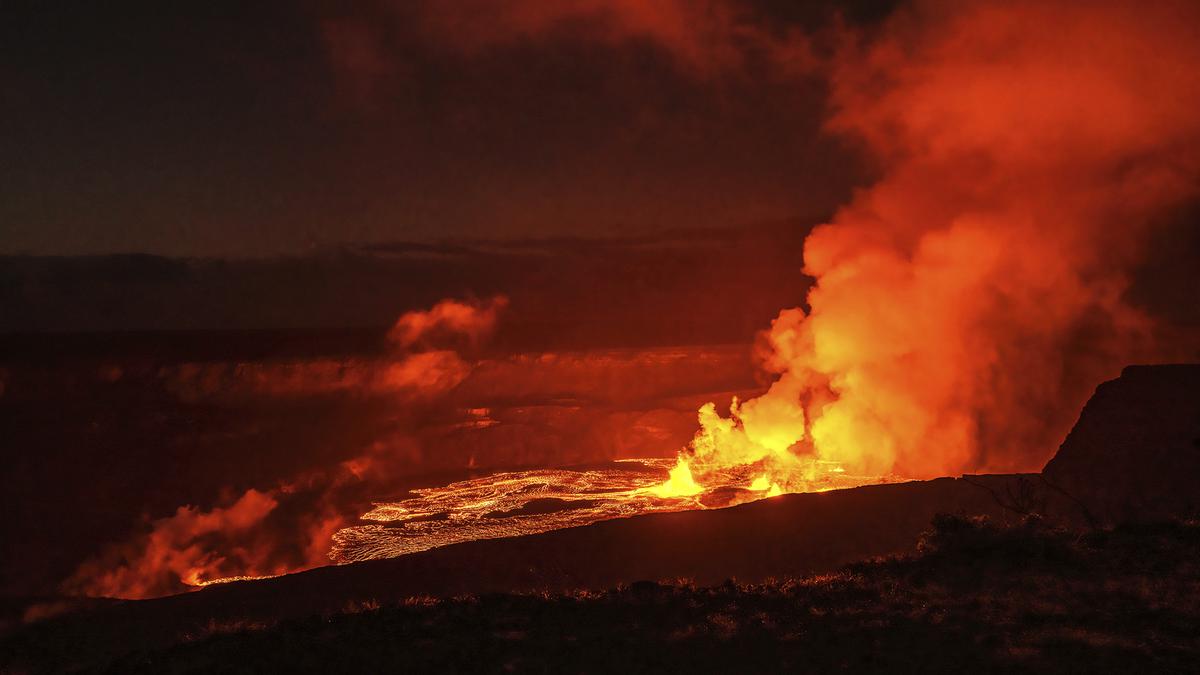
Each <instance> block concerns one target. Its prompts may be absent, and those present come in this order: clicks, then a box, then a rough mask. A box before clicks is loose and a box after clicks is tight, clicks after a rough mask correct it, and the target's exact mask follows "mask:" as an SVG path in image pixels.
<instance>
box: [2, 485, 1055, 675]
mask: <svg viewBox="0 0 1200 675" xmlns="http://www.w3.org/2000/svg"><path fill="white" fill-rule="evenodd" d="M1037 481H1038V479H1037V477H1036V476H1031V477H1030V476H1011V477H1000V476H997V477H975V478H972V479H950V478H944V479H938V480H933V481H923V482H912V483H903V484H894V485H877V486H869V487H862V488H856V489H852V490H841V491H836V492H827V493H815V494H797V495H783V496H781V497H777V498H774V499H768V500H763V501H759V502H754V503H750V504H744V505H741V506H737V507H733V508H729V509H720V510H714V511H687V512H680V513H669V514H656V515H649V516H641V517H636V518H628V519H621V520H612V521H606V522H601V523H596V524H593V525H589V526H586V527H578V528H571V529H566V530H558V531H554V532H547V533H544V534H540V535H535V536H529V537H516V538H510V539H495V540H487V541H474V542H468V543H464V544H458V545H454V546H447V547H444V548H440V549H434V550H431V551H424V552H421V553H416V554H411V555H407V556H402V557H399V558H392V559H388V560H377V561H370V562H365V563H357V564H352V565H345V566H341V567H325V568H320V569H315V570H311V571H308V572H302V573H299V574H292V575H288V576H284V577H280V578H277V579H268V580H262V581H253V582H240V583H231V584H225V585H220V586H214V587H210V588H207V589H204V590H202V591H198V592H194V593H186V594H183V595H177V596H171V597H166V598H158V599H155V600H142V601H127V602H118V603H115V604H112V605H105V606H101V607H93V608H91V609H87V610H83V611H78V612H74V613H69V614H66V615H64V616H60V617H57V618H52V619H48V620H44V621H41V622H37V623H34V624H31V625H28V626H26V627H24V628H23V629H21V630H20V631H19V632H18V634H17V635H15V636H14V637H13V639H14V640H25V641H26V644H29V645H47V644H50V645H53V644H70V645H71V649H70V651H69V652H67V653H65V654H63V653H60V652H59V651H58V650H57V649H54V648H52V649H50V650H49V651H48V652H46V653H42V654H40V656H39V655H38V654H37V651H38V647H36V646H33V647H30V649H31V650H32V651H30V652H28V655H29V656H30V657H32V660H33V661H34V662H36V661H37V660H38V659H39V658H47V659H62V658H65V659H67V660H68V661H69V662H75V663H89V662H93V661H95V660H98V659H99V660H103V659H107V658H110V657H114V656H118V655H120V654H123V653H127V652H129V651H133V650H142V649H151V648H159V647H164V646H167V645H170V644H174V643H176V642H178V641H180V640H181V639H186V637H187V636H191V635H197V634H202V633H203V632H204V631H205V630H207V628H208V627H209V626H211V625H214V624H217V625H220V624H226V623H249V624H267V623H273V622H275V621H279V620H283V619H291V618H301V617H307V616H313V615H319V614H328V613H332V612H338V611H341V610H343V609H345V608H346V607H347V606H359V605H362V604H364V603H394V602H400V601H403V600H404V599H406V598H409V597H412V596H435V597H452V596H455V595H460V594H481V593H499V592H520V591H538V592H541V591H549V592H555V591H565V590H572V589H603V588H609V587H613V586H616V585H618V584H622V583H629V582H632V581H637V580H669V579H680V578H686V579H690V580H692V581H693V582H694V583H697V584H700V585H713V584H719V583H721V582H723V581H725V580H726V579H735V580H737V581H740V582H760V581H763V580H766V579H768V578H772V577H774V578H788V577H796V576H802V575H806V574H812V573H822V572H830V571H834V570H837V569H838V568H840V567H841V566H842V565H845V564H847V563H850V562H853V561H856V560H861V559H863V558H865V557H870V556H875V555H885V554H889V553H899V552H903V551H907V550H911V549H912V547H913V542H915V541H916V540H917V538H918V537H919V535H920V533H921V532H922V531H923V530H924V529H925V528H926V527H927V526H928V524H929V522H930V520H931V519H932V518H933V517H934V516H935V515H937V514H939V513H960V514H988V515H990V516H992V517H993V518H996V519H999V520H1001V521H1004V520H1008V521H1012V520H1014V519H1018V518H1019V517H1020V515H1019V514H1018V513H1017V512H1016V511H1014V510H1012V508H1011V507H1010V508H1006V504H1004V502H1005V501H1006V500H1007V499H1008V497H1007V496H1006V495H1019V494H1023V493H1030V492H1032V493H1035V494H1036V492H1037V490H1036V485H1037ZM0 665H2V664H0Z"/></svg>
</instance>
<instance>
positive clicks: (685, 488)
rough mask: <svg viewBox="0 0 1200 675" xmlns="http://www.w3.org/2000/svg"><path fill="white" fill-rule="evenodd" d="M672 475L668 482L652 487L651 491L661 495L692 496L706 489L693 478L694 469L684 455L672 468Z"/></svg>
mask: <svg viewBox="0 0 1200 675" xmlns="http://www.w3.org/2000/svg"><path fill="white" fill-rule="evenodd" d="M670 476H671V477H670V478H668V479H667V480H666V482H664V483H662V484H660V485H656V486H654V487H652V488H650V492H652V493H654V494H655V495H658V496H659V497H691V496H693V495H698V494H700V493H701V492H703V491H704V488H702V487H700V485H699V484H698V483H696V481H695V479H693V478H692V469H691V467H690V466H688V462H687V460H686V459H683V458H682V457H681V458H680V459H679V461H678V462H677V463H676V464H675V466H674V467H672V468H671V474H670Z"/></svg>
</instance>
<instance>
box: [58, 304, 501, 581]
mask: <svg viewBox="0 0 1200 675" xmlns="http://www.w3.org/2000/svg"><path fill="white" fill-rule="evenodd" d="M506 303H507V300H506V299H504V298H495V299H493V300H490V301H488V302H475V303H465V302H459V301H455V300H445V301H442V302H441V303H439V304H437V305H435V306H434V307H433V308H432V309H430V310H428V311H414V312H409V313H407V314H404V315H403V316H401V317H400V318H399V320H397V322H396V324H395V327H394V328H393V329H392V332H391V333H390V337H391V339H392V342H393V344H394V345H395V348H396V349H397V350H398V351H397V353H396V354H394V355H393V356H392V357H389V358H388V359H384V360H381V361H366V360H356V361H352V362H337V361H329V360H317V361H305V362H298V363H285V364H270V363H268V364H263V363H253V364H217V365H215V366H212V365H208V366H197V365H193V366H184V367H181V368H178V369H175V370H171V371H168V372H166V373H164V377H165V378H166V380H167V382H168V385H169V386H170V387H171V389H172V390H174V391H175V392H176V393H177V394H179V395H180V396H181V397H182V398H184V399H189V400H195V399H204V398H205V397H216V396H222V397H225V398H226V399H228V397H230V396H234V397H238V396H257V397H268V398H270V397H279V396H312V395H320V394H327V393H330V392H341V391H355V392H360V393H363V394H375V395H387V396H391V397H393V399H394V400H395V401H396V402H397V404H399V403H401V402H406V401H414V400H417V399H424V400H429V399H435V398H437V397H441V396H443V395H445V394H446V393H447V392H449V391H450V390H452V389H453V388H454V387H456V386H457V385H458V384H459V383H461V382H462V380H463V378H465V377H466V375H467V374H468V373H469V372H470V370H471V367H472V364H470V363H468V362H466V361H464V360H463V359H462V358H461V357H460V356H459V355H458V353H456V352H454V351H449V350H447V349H444V348H443V347H446V346H448V345H450V344H455V343H458V344H463V345H466V346H478V344H479V343H480V342H482V341H483V340H485V339H486V338H487V337H488V336H489V335H490V334H491V332H492V330H493V329H494V327H495V323H496V316H497V313H498V312H499V311H500V310H501V309H502V308H503V307H504V306H505V305H506ZM421 349H427V351H414V350H421ZM260 400H261V398H260ZM409 442H410V443H411V440H410V441H409ZM403 446H404V443H403V439H392V440H391V443H390V444H389V445H386V446H384V445H381V444H378V443H377V444H375V445H373V446H372V447H370V448H368V449H367V450H366V451H365V452H364V453H363V454H362V456H360V457H357V458H354V459H351V460H348V461H345V462H342V463H340V464H338V465H336V466H333V467H330V468H328V469H324V470H319V471H315V472H309V473H306V474H304V475H301V476H296V477H294V478H293V479H292V480H290V481H286V482H284V483H282V484H280V485H278V486H275V487H272V488H269V489H249V490H246V491H244V492H242V493H241V494H240V496H236V497H234V496H229V497H227V498H225V499H224V500H223V501H221V502H220V503H219V504H218V505H216V506H214V507H212V508H209V509H207V510H205V509H201V508H198V507H196V506H190V505H185V506H181V507H179V508H178V509H177V510H176V512H175V513H174V514H173V515H171V516H168V517H165V518H160V519H158V520H154V521H153V522H151V523H149V526H148V529H147V530H146V531H144V532H142V533H140V534H138V535H137V536H135V537H133V538H132V539H130V540H129V541H126V542H123V543H120V544H117V545H115V546H113V547H110V549H109V550H107V551H105V552H103V553H102V554H100V555H99V556H97V557H95V558H93V559H90V560H88V561H86V562H84V563H83V564H82V565H81V566H80V567H79V569H77V570H76V572H75V573H74V574H73V575H72V576H71V577H70V578H69V579H67V580H66V581H65V582H64V583H63V585H62V587H63V590H64V592H68V593H73V594H84V595H95V596H112V597H122V598H146V597H155V596H159V595H166V594H170V593H177V592H179V591H182V590H185V589H186V588H188V587H195V586H203V585H206V584H209V583H212V582H213V581H216V580H224V579H230V578H239V577H241V578H245V577H263V576H274V575H279V574H286V573H289V572H295V571H298V570H302V569H307V568H310V567H316V566H319V565H325V564H328V563H329V558H328V553H329V549H330V545H331V542H332V540H333V535H334V533H335V532H337V530H339V529H341V528H342V527H344V526H345V525H347V524H348V523H349V522H350V521H352V520H353V519H355V518H356V517H357V515H358V513H359V511H358V508H359V504H358V496H359V495H360V494H361V493H362V491H363V490H364V489H369V487H370V485H371V484H373V483H380V482H386V481H387V480H390V479H392V478H394V474H395V471H394V470H393V468H392V466H391V465H392V464H394V463H396V461H397V460H398V459H407V457H403V456H402V457H397V456H396V455H397V454H399V453H401V452H402V451H403ZM234 494H235V495H236V494H237V493H234Z"/></svg>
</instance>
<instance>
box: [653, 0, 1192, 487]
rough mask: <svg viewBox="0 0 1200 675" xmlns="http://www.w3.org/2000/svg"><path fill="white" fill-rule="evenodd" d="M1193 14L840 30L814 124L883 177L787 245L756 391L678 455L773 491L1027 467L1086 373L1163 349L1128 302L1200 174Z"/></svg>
mask: <svg viewBox="0 0 1200 675" xmlns="http://www.w3.org/2000/svg"><path fill="white" fill-rule="evenodd" d="M1198 24H1200V9H1198V8H1197V5H1196V4H1195V3H1188V2H1171V1H1165V2H1162V3H1152V4H1149V5H1147V4H1145V3H1142V4H1135V3H1121V2H1098V3H1074V2H1044V1H1038V2H1032V1H1029V2H1025V1H1017V2H1008V1H1005V2H988V1H984V2H976V3H937V2H928V3H916V6H915V7H909V8H906V9H901V10H900V11H899V12H898V13H897V15H895V16H894V17H893V18H892V19H890V20H889V22H888V23H887V24H885V25H884V26H883V30H882V31H881V32H880V33H879V34H878V35H876V36H873V38H872V39H871V40H870V41H868V40H866V39H861V38H862V36H857V35H848V36H845V38H846V39H845V40H844V43H843V44H842V46H841V48H840V49H839V51H838V53H837V55H836V56H835V57H834V58H833V59H832V61H831V68H832V72H833V78H832V80H831V82H832V84H833V90H832V100H833V104H834V105H833V110H834V114H833V116H832V118H831V119H830V120H829V123H828V127H829V128H830V129H831V130H832V131H835V132H838V133H842V134H845V135H848V136H852V137H854V138H855V139H857V140H860V141H863V142H864V143H865V146H866V148H867V149H868V150H869V151H871V153H872V154H873V155H874V157H875V158H876V159H877V161H878V162H879V165H880V169H881V178H880V179H879V180H878V182H877V183H876V184H874V185H873V186H871V187H870V188H868V189H865V190H862V191H860V192H859V193H858V194H857V195H856V197H855V199H854V200H853V201H852V202H851V203H850V204H848V205H846V206H845V207H843V208H842V209H841V210H840V211H839V212H838V213H837V214H836V216H835V217H834V219H833V220H832V221H831V222H829V223H827V224H824V225H821V226H819V227H817V228H815V229H814V230H813V232H812V233H811V234H810V236H809V237H808V238H807V240H806V241H805V248H804V270H803V271H804V273H805V274H807V275H809V276H812V277H814V278H815V280H816V283H815V285H814V286H813V288H812V290H811V291H810V294H809V296H808V307H807V308H805V309H801V308H793V309H787V310H784V311H783V312H781V313H780V314H779V316H778V318H777V319H776V320H775V321H774V322H773V324H772V326H771V328H770V329H769V330H768V331H767V332H766V334H765V335H764V340H763V347H764V348H763V349H762V353H761V354H760V357H761V360H762V364H763V366H764V369H765V370H766V371H768V372H769V373H770V374H771V375H772V376H773V377H774V382H773V384H772V385H771V386H770V389H768V391H767V392H766V393H765V394H763V395H762V396H760V397H758V398H755V399H751V400H748V401H744V402H739V401H738V400H736V399H734V400H733V402H732V403H731V405H730V407H729V414H728V416H723V415H721V414H720V413H718V412H717V409H716V406H715V405H714V404H712V403H710V404H708V405H705V406H703V407H702V408H700V411H699V424H700V430H699V432H698V433H697V435H696V437H695V439H694V440H693V442H692V443H691V446H690V447H689V448H688V450H687V451H686V453H685V454H684V456H683V457H682V458H681V460H680V462H681V466H682V465H683V464H684V463H690V470H691V472H692V473H693V475H694V477H695V480H696V482H697V483H698V484H700V485H703V486H711V485H714V484H715V483H717V482H720V479H717V478H713V476H715V475H718V474H720V473H721V472H723V471H726V470H728V469H729V468H730V467H734V466H746V467H753V468H754V470H755V471H756V472H760V475H761V480H760V479H756V480H755V483H754V484H753V485H754V486H755V487H758V488H761V487H763V486H764V485H770V484H777V485H778V486H779V488H780V489H781V490H783V491H785V492H794V491H802V490H814V489H824V485H825V483H823V482H822V481H823V479H825V478H828V477H831V476H837V477H839V478H838V480H839V481H845V480H849V479H850V477H852V476H861V477H863V480H872V478H871V477H879V476H895V475H898V476H905V477H910V478H925V477H933V476H940V475H953V474H958V473H962V472H968V471H1011V470H1036V469H1037V468H1038V467H1039V466H1040V465H1041V463H1042V462H1044V461H1045V459H1046V458H1047V457H1048V456H1049V455H1050V454H1051V452H1052V451H1053V449H1054V447H1055V444H1056V443H1057V441H1058V439H1060V438H1062V435H1063V434H1064V433H1065V432H1066V429H1067V428H1069V426H1070V424H1071V422H1072V421H1073V419H1074V418H1073V415H1074V412H1075V411H1076V410H1078V409H1079V406H1080V405H1082V402H1083V400H1084V399H1085V398H1086V397H1087V395H1088V393H1089V392H1090V391H1091V388H1092V387H1094V386H1095V384H1096V383H1097V382H1100V381H1102V380H1104V379H1106V378H1109V377H1112V376H1115V375H1116V373H1117V372H1118V371H1119V369H1120V367H1121V366H1122V365H1123V364H1125V363H1130V362H1137V361H1153V360H1156V359H1162V358H1167V357H1168V354H1167V353H1166V351H1165V349H1164V348H1163V346H1162V345H1161V344H1160V343H1158V342H1157V341H1156V327H1155V325H1154V324H1153V322H1152V321H1151V320H1150V319H1149V317H1147V316H1146V315H1145V314H1144V313H1142V312H1141V311H1139V310H1138V309H1137V308H1135V307H1133V306H1131V305H1130V304H1129V303H1128V302H1127V300H1126V296H1125V291H1126V289H1127V288H1128V285H1129V281H1128V279H1129V276H1130V274H1131V271H1132V270H1133V268H1134V266H1135V265H1137V263H1138V260H1139V256H1140V249H1141V242H1143V241H1144V240H1145V239H1146V237H1147V234H1148V233H1149V232H1150V231H1151V230H1152V229H1153V228H1154V227H1155V224H1156V223H1157V222H1159V221H1160V220H1161V217H1162V216H1163V215H1164V214H1166V213H1169V212H1170V209H1172V208H1173V207H1176V206H1178V205H1180V204H1182V203H1184V202H1185V201H1186V200H1188V199H1191V198H1194V197H1195V195H1196V194H1197V192H1198V189H1197V186H1198V185H1200V180H1198V179H1200V160H1198V157H1200V154H1198V153H1197V148H1200V117H1197V116H1196V115H1195V113H1194V110H1195V109H1197V108H1200V69H1197V68H1196V67H1195V64H1196V63H1200V42H1197V41H1196V40H1195V35H1194V28H1193V27H1194V26H1196V25H1198ZM664 489H666V486H665V485H664Z"/></svg>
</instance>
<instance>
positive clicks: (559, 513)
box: [329, 459, 883, 563]
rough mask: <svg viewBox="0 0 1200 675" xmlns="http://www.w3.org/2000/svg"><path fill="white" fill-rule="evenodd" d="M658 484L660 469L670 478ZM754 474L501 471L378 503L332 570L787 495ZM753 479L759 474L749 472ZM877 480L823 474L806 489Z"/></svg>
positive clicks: (656, 462)
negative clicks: (470, 544)
mask: <svg viewBox="0 0 1200 675" xmlns="http://www.w3.org/2000/svg"><path fill="white" fill-rule="evenodd" d="M668 470H669V476H668V478H667V480H666V481H665V482H664V481H663V474H664V472H668ZM761 471H762V470H761V467H754V466H732V467H725V468H720V469H713V470H711V471H709V472H708V473H706V474H705V479H706V482H705V484H704V485H701V484H699V483H697V482H696V480H695V479H694V478H693V476H692V474H691V471H690V468H689V466H688V464H687V462H686V461H680V460H672V459H636V460H634V459H631V460H622V461H618V462H615V463H613V464H611V465H608V466H605V467H600V468H588V469H539V470H530V471H517V472H511V473H498V474H493V475H490V476H484V477H481V478H475V479H472V480H467V481H461V482H458V483H452V484H450V485H446V486H444V487H435V488H422V489H418V490H413V491H412V493H413V494H414V495H416V496H414V497H412V498H409V499H405V500H402V501H398V502H388V503H379V504H376V505H375V508H374V509H372V510H371V511H370V512H368V513H366V514H365V515H363V516H362V520H363V521H364V522H363V523H362V524H360V525H356V526H353V527H348V528H344V529H342V530H340V531H338V532H337V533H336V534H335V535H334V537H333V541H334V545H333V550H332V551H331V552H330V556H329V557H330V558H331V559H332V560H333V561H335V562H338V563H348V562H356V561H361V560H373V559H378V558H390V557H394V556H398V555H405V554H408V553H415V552H418V551H424V550H428V549H431V548H437V547H440V546H447V545H450V544H457V543H461V542H466V541H474V540H477V539H495V538H499V537H515V536H523V535H529V534H537V533H540V532H547V531H550V530H558V529H562V528H567V527H576V526H580V525H588V524H591V523H595V522H599V521H602V520H611V519H614V518H625V517H629V516H636V515H641V514H647V513H662V512H669V511H686V510H691V509H709V508H722V507H726V506H734V505H736V504H741V503H745V502H749V501H754V500H757V499H763V498H765V497H773V496H775V495H778V494H781V493H782V492H783V491H784V490H783V489H782V488H781V487H780V485H778V484H777V483H775V482H773V481H772V480H771V479H770V478H768V477H767V476H766V475H763V474H762V473H761ZM756 472H758V473H756ZM877 482H883V481H882V479H879V478H867V477H860V476H847V475H846V474H845V473H844V472H838V471H832V470H831V471H829V472H828V473H827V474H826V475H825V476H824V477H823V478H821V479H819V480H814V481H813V482H812V483H810V484H809V487H810V491H823V490H832V489H837V488H843V487H853V486H856V485H862V484H865V483H877Z"/></svg>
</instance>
